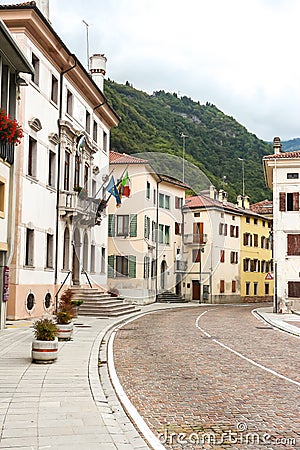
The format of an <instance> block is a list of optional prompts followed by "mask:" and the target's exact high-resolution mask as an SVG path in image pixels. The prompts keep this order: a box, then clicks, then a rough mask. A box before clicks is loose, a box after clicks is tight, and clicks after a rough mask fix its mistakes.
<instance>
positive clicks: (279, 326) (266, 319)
mask: <svg viewBox="0 0 300 450" xmlns="http://www.w3.org/2000/svg"><path fill="white" fill-rule="evenodd" d="M252 314H253V315H257V316H258V317H259V318H260V319H262V320H263V321H264V322H266V323H268V324H269V325H271V326H272V327H274V328H277V329H278V330H280V331H283V332H285V333H289V334H292V335H293V336H296V337H300V329H299V330H298V329H297V328H296V327H293V325H289V324H288V326H285V325H282V324H280V323H279V322H278V321H275V320H272V319H271V318H269V317H266V315H265V314H264V313H261V312H259V310H258V309H253V310H252Z"/></svg>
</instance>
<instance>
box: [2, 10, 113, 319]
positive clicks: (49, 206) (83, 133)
mask: <svg viewBox="0 0 300 450" xmlns="http://www.w3.org/2000/svg"><path fill="white" fill-rule="evenodd" d="M41 3H42V4H43V12H44V14H46V16H45V15H44V14H43V13H42V12H41V11H40V10H39V8H38V7H37V6H36V5H35V2H30V3H24V4H19V5H11V6H0V17H1V18H2V19H3V21H4V22H5V23H6V25H7V27H8V28H9V29H10V31H11V33H12V34H13V35H14V37H15V39H16V40H17V42H18V43H19V45H20V47H21V48H22V50H23V52H24V54H25V55H26V56H27V58H28V59H29V61H31V63H32V66H33V68H34V74H33V75H32V76H25V75H24V78H25V79H26V82H27V84H28V86H27V87H26V91H25V90H23V88H22V92H21V101H20V105H19V111H18V116H19V119H20V121H21V123H22V125H23V129H24V138H23V140H22V143H21V144H20V146H19V148H18V171H17V178H16V189H17V203H16V211H15V239H14V254H13V258H12V262H11V272H10V295H9V301H8V306H7V317H8V318H11V319H19V318H26V317H37V316H41V315H42V314H44V313H45V312H50V311H51V310H52V309H53V307H54V306H55V301H56V300H55V294H56V293H57V291H58V289H59V287H60V286H61V285H62V283H64V282H65V283H66V285H70V284H72V285H84V284H87V283H88V279H89V280H90V282H91V283H93V284H94V285H98V286H99V285H100V286H106V284H107V274H106V261H107V217H103V215H102V217H100V218H99V217H98V220H97V221H96V211H97V207H98V203H99V201H100V199H101V196H102V190H103V188H104V183H105V181H106V178H107V175H108V169H109V159H108V158H109V135H110V128H111V127H112V126H117V125H118V122H119V118H118V117H117V115H116V114H115V112H114V111H113V110H112V109H111V107H110V106H109V105H108V103H107V100H106V98H105V96H104V94H103V90H102V89H103V76H104V74H105V70H104V68H105V62H106V58H105V57H104V56H103V55H94V57H92V58H91V62H90V67H91V74H89V73H87V71H86V70H85V68H84V67H83V66H82V64H81V63H80V61H79V60H78V59H77V58H76V56H75V55H74V54H72V53H71V52H70V51H69V50H68V48H67V47H66V46H65V44H64V43H63V42H62V41H61V39H60V38H59V36H58V35H57V34H56V33H55V31H54V30H53V28H52V27H51V25H50V22H49V20H48V19H49V18H48V17H47V13H48V10H49V5H48V2H41Z"/></svg>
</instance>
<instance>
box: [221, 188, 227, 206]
mask: <svg viewBox="0 0 300 450" xmlns="http://www.w3.org/2000/svg"><path fill="white" fill-rule="evenodd" d="M227 198H228V194H227V192H226V191H224V190H223V189H220V190H219V202H222V203H226V202H227Z"/></svg>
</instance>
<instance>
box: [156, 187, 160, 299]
mask: <svg viewBox="0 0 300 450" xmlns="http://www.w3.org/2000/svg"><path fill="white" fill-rule="evenodd" d="M159 183H161V180H159V181H157V182H156V226H155V228H156V233H155V260H156V264H155V267H156V277H155V301H156V302H157V295H158V244H159V242H158V231H159V226H158V219H159V215H158V201H159V194H158V188H159Z"/></svg>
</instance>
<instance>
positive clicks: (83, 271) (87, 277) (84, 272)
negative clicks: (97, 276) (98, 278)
mask: <svg viewBox="0 0 300 450" xmlns="http://www.w3.org/2000/svg"><path fill="white" fill-rule="evenodd" d="M81 273H83V275H85V276H86V279H87V280H88V283H89V285H90V288H91V289H93V286H92V283H91V282H90V279H89V276H88V274H87V273H86V271H85V270H84V269H82V271H81Z"/></svg>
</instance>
